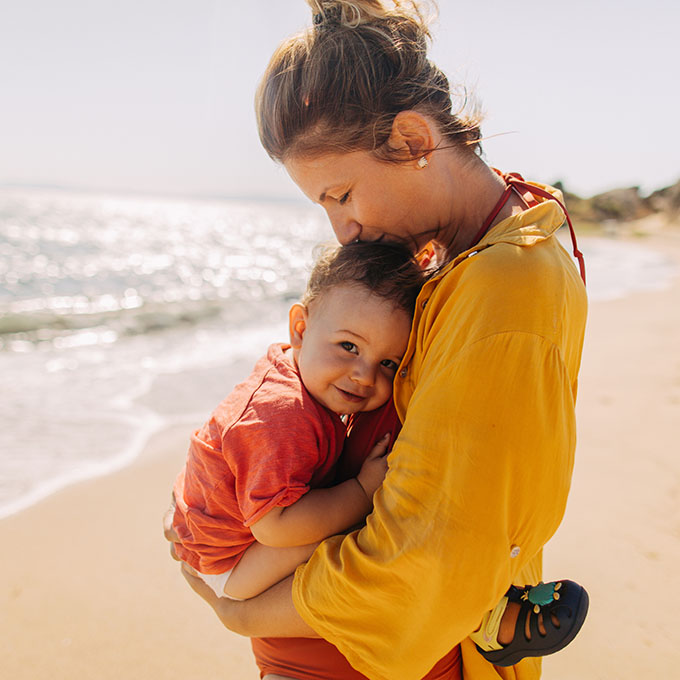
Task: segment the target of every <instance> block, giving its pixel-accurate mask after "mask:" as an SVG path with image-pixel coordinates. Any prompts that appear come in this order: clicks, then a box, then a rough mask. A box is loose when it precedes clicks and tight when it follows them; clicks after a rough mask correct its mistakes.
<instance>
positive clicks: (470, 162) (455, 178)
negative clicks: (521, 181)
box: [438, 157, 526, 259]
mask: <svg viewBox="0 0 680 680" xmlns="http://www.w3.org/2000/svg"><path fill="white" fill-rule="evenodd" d="M456 161H457V162H455V161H454V164H453V165H452V166H451V167H450V171H449V180H448V182H447V184H448V186H449V188H450V192H449V216H448V218H447V223H446V225H445V226H443V227H442V229H441V231H440V235H439V238H438V241H439V242H440V243H441V244H442V245H443V246H444V247H445V248H446V251H447V253H448V258H449V259H453V258H454V257H456V256H457V255H459V254H460V253H462V252H464V251H465V250H468V249H469V248H472V247H473V246H474V245H475V243H474V241H475V239H476V237H477V235H478V234H479V230H480V228H481V227H482V225H483V224H484V221H485V220H486V219H487V217H488V216H489V215H490V214H491V211H492V210H493V209H494V207H495V206H496V204H497V203H498V201H499V199H500V198H501V196H502V195H503V192H504V191H505V188H506V185H505V181H504V180H503V178H502V177H500V176H499V175H498V174H497V173H496V172H494V171H493V170H492V169H491V168H490V167H489V166H488V165H487V164H486V163H484V162H483V161H482V160H481V159H480V158H477V157H475V158H474V159H462V160H461V159H460V158H458V159H456ZM525 209H526V204H525V203H524V202H523V201H522V199H521V198H520V197H519V196H518V195H517V194H515V193H512V194H511V195H510V196H509V198H508V201H507V202H506V203H505V205H504V206H503V208H502V209H501V211H500V212H499V213H498V215H497V216H496V218H495V219H494V220H493V222H492V223H491V225H490V227H491V226H493V225H495V224H497V223H498V222H501V221H502V220H504V219H506V218H508V217H510V216H511V215H514V214H516V213H518V212H522V210H525Z"/></svg>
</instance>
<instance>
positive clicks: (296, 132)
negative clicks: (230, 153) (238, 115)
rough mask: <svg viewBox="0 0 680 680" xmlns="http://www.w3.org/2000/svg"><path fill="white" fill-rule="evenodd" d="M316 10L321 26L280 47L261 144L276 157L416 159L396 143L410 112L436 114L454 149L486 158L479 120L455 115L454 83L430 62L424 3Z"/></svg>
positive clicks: (321, 0)
mask: <svg viewBox="0 0 680 680" xmlns="http://www.w3.org/2000/svg"><path fill="white" fill-rule="evenodd" d="M307 4H308V5H310V7H311V9H312V11H313V13H314V25H313V27H311V28H309V29H308V30H306V31H304V32H303V33H300V34H299V35H296V36H293V37H292V38H289V39H288V40H286V41H284V42H283V43H282V44H281V45H280V46H279V48H278V49H277V50H276V51H275V52H274V54H273V56H272V58H271V60H270V63H269V66H268V68H267V70H266V72H265V74H264V76H263V78H262V81H261V83H260V86H259V88H258V92H257V97H256V114H257V122H258V128H259V133H260V139H261V141H262V144H263V146H264V148H265V149H266V151H267V153H268V154H269V155H270V156H271V157H272V158H273V159H274V160H276V161H279V162H283V161H285V160H286V159H287V158H290V157H310V156H315V155H319V154H322V153H327V152H349V151H360V150H361V151H365V150H368V151H372V152H374V153H375V155H376V156H377V157H379V158H381V159H382V160H391V161H400V160H410V158H409V159H405V158H403V157H399V156H398V155H397V154H395V152H394V150H393V149H390V148H389V145H388V144H387V141H388V139H389V136H390V133H391V130H392V123H393V121H394V118H395V116H396V115H397V114H398V113H399V112H400V111H407V110H415V111H418V112H420V113H422V114H424V115H427V116H430V117H431V118H432V119H433V120H434V121H435V123H436V124H437V125H438V127H439V129H440V131H441V132H442V133H443V135H444V137H445V138H446V139H447V143H446V146H457V147H461V148H468V149H470V150H471V151H476V152H477V153H479V152H480V146H479V139H480V137H481V134H480V129H479V119H478V117H476V116H466V115H463V113H462V112H460V111H458V112H455V113H454V112H453V111H452V102H451V91H450V88H449V83H448V80H447V78H446V76H445V75H444V73H443V72H442V71H440V70H439V69H438V68H437V67H436V66H435V65H434V64H433V63H432V62H430V61H429V60H428V58H427V43H428V40H429V39H430V32H429V29H428V25H427V23H428V22H427V20H426V18H425V14H424V11H423V8H424V3H423V2H421V1H418V0H392V2H390V3H389V6H388V3H386V2H383V1H382V0H351V1H349V0H327V1H326V0H307ZM429 4H431V5H432V6H434V3H432V2H431V3H429ZM428 151H430V150H428Z"/></svg>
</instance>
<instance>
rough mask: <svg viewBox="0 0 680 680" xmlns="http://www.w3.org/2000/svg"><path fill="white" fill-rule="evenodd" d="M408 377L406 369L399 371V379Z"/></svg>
mask: <svg viewBox="0 0 680 680" xmlns="http://www.w3.org/2000/svg"><path fill="white" fill-rule="evenodd" d="M407 375H408V368H402V369H401V371H399V377H400V378H405V377H406V376H407Z"/></svg>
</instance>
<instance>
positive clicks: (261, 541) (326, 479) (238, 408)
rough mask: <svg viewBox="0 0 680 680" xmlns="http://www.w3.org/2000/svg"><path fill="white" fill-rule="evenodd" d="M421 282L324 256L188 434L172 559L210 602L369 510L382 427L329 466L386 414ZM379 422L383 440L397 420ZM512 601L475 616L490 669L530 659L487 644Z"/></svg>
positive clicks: (381, 264)
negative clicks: (361, 424) (236, 379)
mask: <svg viewBox="0 0 680 680" xmlns="http://www.w3.org/2000/svg"><path fill="white" fill-rule="evenodd" d="M424 281H425V274H424V272H423V270H422V268H421V267H420V265H419V264H418V263H417V262H416V261H415V260H414V259H413V258H412V256H411V254H410V252H409V251H408V250H407V249H405V248H404V247H402V246H399V245H393V244H384V243H380V244H366V243H356V244H351V245H349V246H345V247H336V248H333V249H328V250H326V252H325V253H324V254H323V256H322V257H321V258H320V259H319V260H318V262H317V263H316V265H315V267H314V269H313V271H312V274H311V277H310V280H309V283H308V286H307V291H306V293H305V296H304V298H303V300H302V303H298V304H294V305H293V306H292V307H291V309H290V312H289V333H290V343H289V344H274V345H272V346H270V348H269V350H268V352H267V355H266V356H265V357H263V358H262V359H260V361H259V362H258V363H257V364H256V366H255V368H254V370H253V373H252V374H251V375H250V377H249V378H248V379H247V380H246V381H245V382H243V383H241V384H240V385H238V386H237V387H236V388H235V389H234V391H233V392H232V393H231V394H230V395H229V396H228V397H227V398H226V399H225V400H224V401H223V402H222V403H221V404H220V405H219V406H218V407H217V409H216V410H215V411H214V412H213V414H212V416H211V418H210V420H209V421H208V422H207V423H206V424H205V425H204V426H203V427H202V428H201V429H200V430H198V431H197V432H195V433H194V435H193V436H192V438H191V445H190V448H189V453H188V457H187V462H186V466H185V468H184V470H183V471H182V472H181V473H180V475H179V476H178V478H177V480H176V482H175V486H174V498H175V503H176V508H175V514H174V520H173V528H174V529H175V532H176V533H177V535H178V537H179V543H178V544H177V545H176V553H177V556H178V557H179V559H181V560H182V561H184V562H185V563H186V564H187V565H189V567H190V568H191V570H192V571H193V573H195V575H197V576H199V577H200V578H202V579H203V580H204V581H205V583H206V584H208V585H209V586H210V587H211V588H212V589H213V591H214V592H215V594H216V595H217V596H218V597H230V598H233V599H247V598H250V597H254V596H255V595H258V594H259V593H261V592H263V591H264V590H266V589H267V588H269V587H270V586H272V585H273V584H275V583H278V582H279V581H280V580H281V579H283V578H285V577H286V576H288V575H289V574H291V573H292V572H293V571H294V570H295V568H296V567H297V566H298V565H299V564H300V563H302V562H304V561H306V560H307V559H308V558H309V557H310V555H311V554H312V552H313V551H314V549H315V548H316V546H317V545H318V543H319V542H320V541H321V540H323V539H324V538H327V537H329V536H332V535H335V534H338V533H342V532H344V531H346V530H348V529H350V528H351V527H354V526H356V525H357V524H360V523H362V522H363V520H364V519H365V517H366V515H368V514H369V513H370V512H371V510H372V506H373V501H372V499H373V494H374V492H375V491H376V490H377V489H378V487H379V486H380V485H381V484H382V481H383V478H384V476H385V474H386V472H387V460H386V455H385V454H386V452H387V450H388V446H389V443H390V442H389V436H388V435H386V434H385V433H386V432H389V431H390V428H388V427H387V426H385V428H384V430H383V431H381V432H379V433H378V435H379V436H380V437H382V438H381V439H380V440H379V441H377V442H375V441H371V443H370V445H369V446H368V447H365V448H364V451H363V452H361V453H360V454H359V455H360V456H361V458H363V460H361V459H360V461H359V465H357V466H355V467H358V472H356V474H354V475H352V476H349V478H347V479H345V481H341V482H340V483H337V479H338V475H337V467H338V466H337V463H338V459H339V457H340V454H341V453H342V449H343V445H344V443H345V439H346V435H347V430H348V427H351V426H352V425H353V424H354V423H355V422H356V421H357V420H358V419H360V418H361V416H360V414H363V413H366V412H375V411H376V410H378V409H381V407H383V408H382V412H383V413H385V412H392V413H393V409H392V406H391V396H392V382H393V379H394V376H395V374H396V371H397V370H398V368H399V364H400V362H401V360H402V358H403V356H404V353H405V352H406V346H407V342H408V338H409V333H410V329H411V321H412V315H413V310H414V307H415V303H416V298H417V296H418V293H419V291H420V288H421V286H422V284H423V283H424ZM392 418H393V421H394V423H395V426H394V427H392V428H391V430H392V433H393V436H394V435H395V434H396V432H398V427H399V424H398V421H397V419H396V417H394V416H392ZM388 420H389V418H388ZM383 435H384V436H383ZM371 446H372V448H370V447H371ZM369 448H370V451H369V452H368V455H366V451H367V450H368V449H369ZM353 455H354V457H355V458H356V455H357V454H356V452H353ZM364 456H365V458H364ZM345 476H347V475H345ZM543 588H545V589H548V590H549V591H550V592H549V593H548V595H549V597H548V595H546V594H545V593H543V595H542V597H543V598H544V599H545V600H546V601H545V602H541V603H540V604H541V605H542V604H547V603H548V600H549V601H553V598H554V599H557V598H559V597H560V595H561V594H562V595H563V594H564V592H565V590H566V592H567V593H568V594H571V593H572V591H574V589H580V586H577V585H576V584H572V583H571V582H569V581H565V582H563V584H547V585H546V586H543ZM560 588H562V592H561V593H560V592H559V590H560ZM515 590H517V589H515ZM531 590H532V589H528V590H527V593H528V594H530V593H531ZM511 591H512V589H511ZM511 591H509V592H508V594H507V595H506V597H504V598H503V601H502V602H501V603H500V604H499V605H498V607H496V608H495V609H494V610H493V612H490V613H488V614H487V615H486V616H485V619H484V622H483V624H484V625H483V626H482V628H481V629H480V633H478V636H480V637H479V641H477V640H475V641H476V642H478V644H480V647H481V648H482V649H484V650H485V651H483V652H482V653H484V654H485V655H494V654H495V657H493V658H490V660H492V661H494V663H497V664H499V665H500V664H501V663H503V662H504V661H505V660H507V659H508V658H509V659H510V663H516V662H517V661H518V660H519V658H521V657H522V656H527V655H536V654H537V651H536V649H533V651H532V649H529V650H528V651H524V650H521V651H520V652H517V651H513V647H512V645H511V644H503V642H500V640H501V639H502V637H503V635H504V637H505V638H506V640H505V641H506V642H507V643H512V638H513V633H514V629H515V621H517V629H518V630H519V629H520V627H521V628H522V630H523V628H524V620H525V618H526V617H525V616H523V617H522V620H521V621H519V620H518V616H517V615H518V614H519V610H520V605H519V604H518V603H514V611H513V607H512V606H506V605H508V601H509V600H510V601H511V602H512V600H513V599H514V600H518V599H519V598H520V597H521V593H515V595H517V597H514V595H513V593H512V592H511ZM580 591H582V589H580ZM582 592H583V594H585V591H582ZM532 602H533V600H532ZM586 602H587V596H586ZM532 607H533V604H532ZM529 614H530V612H528V613H527V616H529ZM583 616H585V611H584V612H583ZM534 618H535V617H534ZM542 626H543V623H542V622H541V627H542ZM549 627H550V626H549ZM579 627H580V623H579V624H578V626H577V627H576V630H575V631H574V630H573V626H572V627H569V628H568V629H565V627H564V626H562V627H561V628H555V629H554V630H555V631H558V632H557V636H555V635H553V633H554V631H553V630H552V628H551V630H550V631H549V632H550V634H551V635H552V637H551V643H550V648H549V649H547V651H546V649H544V648H540V649H539V650H538V654H544V653H549V652H551V651H557V649H558V648H561V646H564V644H567V642H568V641H569V640H566V641H565V640H564V638H566V637H567V636H569V635H571V637H573V635H575V634H576V632H577V631H578V628H579ZM572 633H573V634H572ZM538 634H539V631H538V630H536V631H535V633H534V637H536V636H537V635H538ZM514 637H518V636H514ZM519 637H522V638H524V636H523V635H522V636H519ZM557 637H559V638H560V641H559V642H560V646H559V647H555V644H554V643H555V640H557ZM489 638H490V639H489ZM553 638H555V640H553ZM569 639H571V638H569ZM537 642H538V641H537V640H534V647H535V646H536V644H537ZM553 647H554V648H553ZM499 652H500V654H499ZM518 653H519V654H520V656H519V658H515V657H516V655H517V654H518ZM508 655H509V657H508Z"/></svg>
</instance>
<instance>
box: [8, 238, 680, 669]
mask: <svg viewBox="0 0 680 680" xmlns="http://www.w3.org/2000/svg"><path fill="white" fill-rule="evenodd" d="M641 242H642V243H644V245H645V246H646V247H650V246H652V247H658V248H662V249H664V250H665V251H666V252H669V253H674V254H675V256H676V259H677V261H678V262H680V233H678V232H677V231H667V232H665V233H660V234H656V235H653V236H650V237H648V238H647V239H645V240H644V241H641ZM578 410H579V446H578V454H577V464H576V470H575V476H574V483H573V490H572V495H571V499H570V505H569V508H568V512H567V516H566V519H565V521H564V524H563V526H562V528H561V529H560V531H559V532H558V534H557V536H556V537H555V538H554V539H553V541H552V542H551V543H550V545H549V546H548V548H547V551H546V570H545V571H546V576H547V577H550V578H553V577H569V578H573V579H576V580H579V581H581V582H582V583H584V584H585V585H586V586H587V587H588V588H589V590H590V593H591V612H590V615H589V617H588V620H587V622H586V625H585V626H584V629H583V631H582V633H581V635H580V636H579V637H578V638H577V639H576V641H575V642H574V643H572V645H571V646H570V647H569V648H568V649H567V650H565V651H563V652H562V653H560V654H559V655H557V656H555V657H552V658H549V659H547V660H546V662H545V673H544V677H545V678H547V679H550V680H567V679H569V680H572V679H576V678H579V679H582V678H593V679H599V678H602V679H604V680H624V679H627V678H630V679H633V678H635V679H636V680H639V679H641V678H644V679H647V678H654V679H657V678H658V679H664V680H665V679H670V678H677V677H680V670H678V668H680V632H678V629H679V628H680V627H679V626H678V624H677V623H676V622H675V613H676V611H677V610H678V606H677V605H678V604H680V595H678V590H677V588H678V584H677V582H676V581H675V578H674V577H675V576H676V575H678V574H680V569H679V567H678V565H679V564H680V455H678V454H680V442H679V439H680V278H678V279H676V280H675V282H674V285H673V287H672V288H671V289H669V290H665V291H661V292H646V293H638V294H635V295H633V296H630V297H627V298H625V299H622V300H616V301H612V302H603V303H594V304H592V305H591V310H590V319H589V326H588V333H587V341H586V346H585V352H584V358H583V369H582V371H581V381H580V395H579V406H578ZM187 432H188V428H187V427H185V426H182V427H181V428H179V427H178V428H175V429H172V430H168V431H165V432H163V433H161V434H159V435H157V436H155V437H154V438H153V439H152V440H151V441H150V442H149V444H148V446H147V448H146V450H145V452H144V454H143V456H142V457H141V458H140V460H139V461H138V462H137V463H136V464H134V465H132V466H131V467H129V468H127V469H125V470H123V471H121V472H118V473H116V474H112V475H110V476H108V477H105V478H101V479H97V480H93V481H90V482H85V483H82V484H78V485H75V486H73V487H70V488H68V489H66V490H64V491H62V492H61V493H59V494H57V495H55V496H53V497H51V498H49V499H47V500H45V501H43V502H42V503H40V504H38V505H36V506H34V507H33V508H30V509H29V510H26V511H24V512H22V513H20V514H18V515H15V516H13V517H10V518H7V519H5V520H0V545H1V546H2V560H1V561H0V659H2V661H1V662H0V667H1V669H2V672H1V673H0V675H1V676H2V677H3V678H12V679H13V680H24V679H25V680H28V679H30V680H42V679H43V678H44V679H46V680H47V679H48V678H49V679H50V680H61V679H63V680H81V679H82V680H90V679H96V680H105V679H107V678H112V679H113V678H115V679H116V680H119V679H121V678H125V679H126V680H142V679H144V680H156V679H158V680H161V679H163V680H166V679H173V678H178V679H179V678H182V680H194V679H198V678H200V679H202V680H204V679H209V680H211V679H213V678H214V679H217V678H224V679H226V680H242V679H243V680H249V679H254V678H256V677H257V672H256V669H255V665H254V663H253V662H252V660H251V658H250V648H249V644H248V641H247V640H244V639H241V638H239V637H237V636H236V635H232V634H231V633H229V632H228V631H226V630H225V629H223V628H221V626H220V624H219V623H218V621H217V619H216V618H215V616H214V614H213V613H212V611H211V610H210V609H209V608H208V607H207V606H206V605H205V604H204V603H203V602H202V601H200V600H199V599H198V598H197V597H196V596H195V595H194V594H193V593H192V592H191V591H190V590H189V588H188V587H187V586H186V584H185V582H184V580H183V579H182V578H181V576H180V575H179V572H178V568H177V565H176V563H174V562H173V561H172V560H171V559H170V558H169V556H168V548H167V544H166V543H165V541H164V540H163V538H162V535H161V515H162V512H163V510H164V509H165V507H166V504H167V501H168V497H169V489H170V486H171V483H172V480H173V478H174V475H175V473H176V471H177V470H178V469H179V467H180V465H181V463H182V461H183V458H184V455H185V450H186V443H187ZM395 680H398V679H395Z"/></svg>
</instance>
